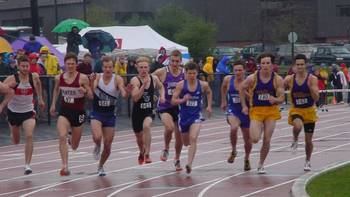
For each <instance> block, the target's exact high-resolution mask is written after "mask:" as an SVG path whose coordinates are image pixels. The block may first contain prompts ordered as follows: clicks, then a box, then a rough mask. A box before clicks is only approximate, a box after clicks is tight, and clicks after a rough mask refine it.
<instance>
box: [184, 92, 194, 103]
mask: <svg viewBox="0 0 350 197" xmlns="http://www.w3.org/2000/svg"><path fill="white" fill-rule="evenodd" d="M191 98H192V96H191V95H190V94H185V95H184V97H183V98H182V101H183V103H184V102H186V101H188V100H190V99H191Z"/></svg>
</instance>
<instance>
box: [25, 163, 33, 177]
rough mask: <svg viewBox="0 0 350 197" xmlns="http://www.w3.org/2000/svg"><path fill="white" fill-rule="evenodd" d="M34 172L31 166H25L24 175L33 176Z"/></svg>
mask: <svg viewBox="0 0 350 197" xmlns="http://www.w3.org/2000/svg"><path fill="white" fill-rule="evenodd" d="M32 172H33V171H32V169H31V168H30V166H29V165H28V164H26V165H25V166H24V174H25V175H28V174H31V173H32Z"/></svg>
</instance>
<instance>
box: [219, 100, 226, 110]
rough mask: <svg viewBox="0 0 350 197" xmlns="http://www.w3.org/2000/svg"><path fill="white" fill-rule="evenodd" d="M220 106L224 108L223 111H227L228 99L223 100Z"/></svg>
mask: <svg viewBox="0 0 350 197" xmlns="http://www.w3.org/2000/svg"><path fill="white" fill-rule="evenodd" d="M220 107H221V109H222V110H223V111H226V108H227V101H226V100H224V101H222V102H221V106H220Z"/></svg>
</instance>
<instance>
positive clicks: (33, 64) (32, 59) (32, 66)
mask: <svg viewBox="0 0 350 197" xmlns="http://www.w3.org/2000/svg"><path fill="white" fill-rule="evenodd" d="M28 58H29V72H30V73H37V74H38V75H43V74H45V71H44V70H43V69H42V67H40V65H39V64H38V59H39V56H38V54H36V53H31V54H30V55H29V56H28Z"/></svg>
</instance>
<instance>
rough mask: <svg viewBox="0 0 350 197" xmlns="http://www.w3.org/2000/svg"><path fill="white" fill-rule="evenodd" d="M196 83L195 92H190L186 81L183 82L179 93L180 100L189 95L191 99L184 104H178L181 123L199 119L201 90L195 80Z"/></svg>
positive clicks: (198, 82)
mask: <svg viewBox="0 0 350 197" xmlns="http://www.w3.org/2000/svg"><path fill="white" fill-rule="evenodd" d="M196 83H197V86H196V89H195V91H193V92H191V91H190V90H189V89H188V81H187V80H185V81H184V85H183V88H182V91H181V93H180V98H183V97H184V96H185V95H186V94H190V95H191V96H192V98H191V99H189V100H188V101H186V102H185V103H182V104H180V117H181V121H183V120H185V121H186V120H193V119H199V118H201V106H202V88H201V84H200V81H199V80H197V81H196Z"/></svg>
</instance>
